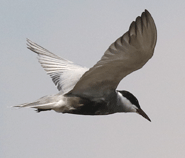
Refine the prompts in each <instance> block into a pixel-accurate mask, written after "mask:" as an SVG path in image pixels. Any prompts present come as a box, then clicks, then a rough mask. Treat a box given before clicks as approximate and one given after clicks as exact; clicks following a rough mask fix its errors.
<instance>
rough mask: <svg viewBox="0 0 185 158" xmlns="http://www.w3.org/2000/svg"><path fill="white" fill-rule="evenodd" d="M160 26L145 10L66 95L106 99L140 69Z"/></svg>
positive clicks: (150, 52) (149, 54)
mask: <svg viewBox="0 0 185 158" xmlns="http://www.w3.org/2000/svg"><path fill="white" fill-rule="evenodd" d="M156 40H157V30H156V26H155V23H154V20H153V18H152V16H151V15H150V13H149V12H148V11H147V10H145V12H143V13H142V15H141V16H139V17H137V18H136V20H135V21H133V22H132V23H131V25H130V28H129V30H128V31H127V32H126V33H125V34H124V35H123V36H121V37H120V38H118V39H117V40H116V41H115V42H114V43H113V44H111V45H110V47H109V48H108V50H107V51H106V52H105V54H104V55H103V57H102V58H101V60H100V61H98V62H97V64H95V65H94V66H93V67H92V68H91V69H89V71H87V72H86V73H85V74H84V75H83V76H82V77H81V79H80V80H79V81H78V82H77V84H76V85H75V87H74V88H73V90H71V91H70V92H69V93H68V94H67V95H75V96H79V97H85V98H89V99H91V100H99V99H106V97H108V96H109V94H110V93H111V92H112V91H114V90H115V89H116V88H117V86H118V84H119V82H120V81H121V80H122V78H124V77H125V76H126V75H128V74H130V73H131V72H133V71H135V70H138V69H140V68H141V67H142V66H143V65H144V64H145V63H146V62H147V61H148V60H149V59H150V58H151V57H152V55H153V52H154V48H155V45H156Z"/></svg>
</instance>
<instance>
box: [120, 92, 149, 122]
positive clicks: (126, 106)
mask: <svg viewBox="0 0 185 158" xmlns="http://www.w3.org/2000/svg"><path fill="white" fill-rule="evenodd" d="M118 100H119V104H121V106H122V108H123V109H122V110H123V112H136V113H138V114H140V115H141V116H143V117H144V118H145V119H147V120H148V121H150V122H151V120H150V118H149V117H148V116H147V114H146V113H145V112H144V111H143V110H142V109H141V107H140V105H139V102H138V100H137V98H136V97H135V96H134V95H133V94H132V93H130V92H128V91H118Z"/></svg>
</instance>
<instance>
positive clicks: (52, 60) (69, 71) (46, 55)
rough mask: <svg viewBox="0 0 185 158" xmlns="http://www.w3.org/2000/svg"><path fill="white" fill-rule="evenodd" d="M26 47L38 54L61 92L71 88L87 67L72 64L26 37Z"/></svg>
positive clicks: (41, 62)
mask: <svg viewBox="0 0 185 158" xmlns="http://www.w3.org/2000/svg"><path fill="white" fill-rule="evenodd" d="M27 42H28V43H27V45H28V49H30V50H32V51H33V52H35V53H37V54H38V60H39V62H40V64H41V66H42V67H43V68H44V70H45V71H46V72H47V73H48V74H49V75H50V76H51V78H52V80H53V82H54V83H55V85H56V86H57V88H58V90H60V91H61V93H62V94H65V93H67V92H69V91H70V90H72V89H73V87H74V86H75V84H76V83H77V82H78V81H79V79H80V78H81V76H82V75H83V74H84V73H85V72H86V71H87V70H88V69H87V68H84V67H81V66H78V65H75V64H73V63H72V62H71V61H68V60H66V59H62V58H60V57H58V56H57V55H55V54H53V53H51V52H49V51H48V50H46V49H45V48H43V47H41V46H39V45H38V44H36V43H34V42H32V41H30V40H28V39H27Z"/></svg>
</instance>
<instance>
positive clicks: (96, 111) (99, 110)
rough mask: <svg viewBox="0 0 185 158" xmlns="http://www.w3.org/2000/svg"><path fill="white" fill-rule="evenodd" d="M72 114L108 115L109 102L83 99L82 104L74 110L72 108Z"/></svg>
mask: <svg viewBox="0 0 185 158" xmlns="http://www.w3.org/2000/svg"><path fill="white" fill-rule="evenodd" d="M69 113H71V114H79V115H106V114H110V113H108V108H107V103H106V102H99V103H97V102H93V101H89V100H86V99H85V100H82V101H81V104H80V106H78V107H75V108H74V109H73V110H70V111H69Z"/></svg>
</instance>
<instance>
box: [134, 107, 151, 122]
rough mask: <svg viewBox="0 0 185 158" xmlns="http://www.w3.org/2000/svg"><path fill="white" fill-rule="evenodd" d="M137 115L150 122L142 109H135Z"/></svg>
mask: <svg viewBox="0 0 185 158" xmlns="http://www.w3.org/2000/svg"><path fill="white" fill-rule="evenodd" d="M137 113H138V114H139V115H141V116H143V117H144V118H145V119H147V120H148V121H150V122H151V120H150V118H149V117H148V116H147V114H146V113H145V112H144V111H143V110H142V109H137Z"/></svg>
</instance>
